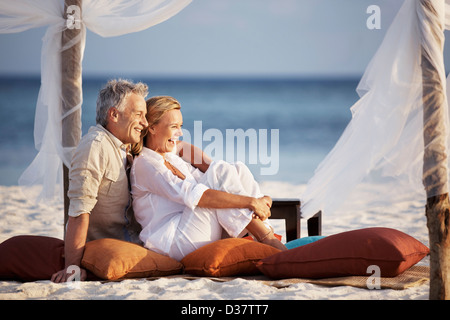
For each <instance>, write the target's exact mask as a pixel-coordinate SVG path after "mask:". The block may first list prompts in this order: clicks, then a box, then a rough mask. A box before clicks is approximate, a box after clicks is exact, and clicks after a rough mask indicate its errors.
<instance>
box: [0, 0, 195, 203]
mask: <svg viewBox="0 0 450 320" xmlns="http://www.w3.org/2000/svg"><path fill="white" fill-rule="evenodd" d="M191 1H192V0H83V1H82V8H81V17H79V16H77V15H76V11H73V10H71V12H70V13H72V15H71V17H73V19H74V20H73V21H72V22H75V23H76V24H75V27H77V28H79V29H80V31H81V32H79V33H78V35H77V37H75V38H74V39H72V41H70V42H68V43H66V44H65V46H64V47H62V41H61V37H62V32H63V31H64V30H66V29H67V28H68V26H69V23H68V22H67V21H66V19H64V18H63V17H64V1H61V0H46V1H39V0H14V1H11V0H0V33H15V32H21V31H25V30H28V29H31V28H36V27H42V26H48V28H47V32H46V34H45V36H44V38H43V40H42V41H43V44H42V55H41V88H40V91H39V96H38V100H37V104H36V116H35V127H34V140H35V147H36V149H37V150H38V154H37V156H36V158H35V159H34V160H33V162H32V163H31V165H30V166H29V167H28V168H27V169H26V170H25V172H24V173H23V174H22V176H21V177H20V179H19V184H20V185H21V186H22V187H24V188H25V189H26V190H27V191H26V193H27V195H28V197H29V198H30V199H31V200H35V201H40V200H42V199H46V200H50V199H54V198H55V196H59V197H60V196H62V191H63V190H62V163H64V164H65V165H66V166H67V167H69V166H70V161H71V158H72V152H73V150H74V147H69V148H67V147H66V148H64V147H63V145H62V121H63V119H64V118H65V117H67V116H68V115H69V114H71V113H73V112H76V111H77V110H79V109H80V108H81V104H82V96H80V97H79V101H80V103H78V104H77V105H75V106H73V107H72V108H71V109H70V110H68V111H64V114H62V103H63V101H62V99H61V97H62V91H61V90H62V85H61V52H62V51H64V50H67V49H68V48H71V47H72V46H76V45H79V46H81V59H82V55H83V52H84V46H85V42H86V29H88V30H90V31H92V32H94V33H96V34H98V35H100V36H103V37H113V36H119V35H123V34H127V33H132V32H138V31H142V30H144V29H147V28H149V27H151V26H153V25H156V24H158V23H161V22H163V21H165V20H167V19H169V18H170V17H172V16H174V15H175V14H177V13H178V12H179V11H180V10H182V9H183V8H184V7H186V6H187V5H188V4H189V3H190V2H191ZM72 9H73V8H72ZM75 9H76V8H75ZM67 13H69V12H67ZM78 18H80V19H78ZM80 81H81V79H80ZM80 95H81V93H80ZM31 186H37V187H39V186H42V188H38V189H36V188H27V187H31ZM32 190H33V193H31V191H32Z"/></svg>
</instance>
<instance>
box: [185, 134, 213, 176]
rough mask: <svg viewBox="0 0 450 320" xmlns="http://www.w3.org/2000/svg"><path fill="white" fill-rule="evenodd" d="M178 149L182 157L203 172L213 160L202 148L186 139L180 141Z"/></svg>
mask: <svg viewBox="0 0 450 320" xmlns="http://www.w3.org/2000/svg"><path fill="white" fill-rule="evenodd" d="M177 150H178V155H179V156H180V158H182V159H183V160H184V161H186V162H188V163H190V164H191V165H192V166H194V167H195V168H197V169H199V170H200V171H201V172H206V170H208V168H209V165H210V164H211V162H212V160H211V158H210V157H209V156H208V155H206V153H204V152H203V151H202V150H201V149H200V148H198V147H196V146H194V145H192V144H190V143H187V142H185V141H178V144H177Z"/></svg>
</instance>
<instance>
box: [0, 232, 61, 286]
mask: <svg viewBox="0 0 450 320" xmlns="http://www.w3.org/2000/svg"><path fill="white" fill-rule="evenodd" d="M62 269H64V241H63V240H61V239H57V238H51V237H44V236H30V235H24V236H16V237H12V238H10V239H8V240H5V241H4V242H2V243H1V244H0V279H2V280H19V281H36V280H50V278H51V276H52V274H54V273H55V272H58V271H60V270H62Z"/></svg>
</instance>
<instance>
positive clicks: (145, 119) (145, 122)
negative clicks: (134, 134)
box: [141, 117, 148, 128]
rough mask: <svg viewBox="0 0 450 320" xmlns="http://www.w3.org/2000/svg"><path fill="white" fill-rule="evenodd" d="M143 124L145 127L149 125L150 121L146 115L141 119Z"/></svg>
mask: <svg viewBox="0 0 450 320" xmlns="http://www.w3.org/2000/svg"><path fill="white" fill-rule="evenodd" d="M141 124H142V125H143V126H144V127H146V128H147V127H148V121H147V118H146V117H143V118H142V119H141Z"/></svg>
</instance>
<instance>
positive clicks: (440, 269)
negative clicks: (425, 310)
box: [421, 0, 450, 300]
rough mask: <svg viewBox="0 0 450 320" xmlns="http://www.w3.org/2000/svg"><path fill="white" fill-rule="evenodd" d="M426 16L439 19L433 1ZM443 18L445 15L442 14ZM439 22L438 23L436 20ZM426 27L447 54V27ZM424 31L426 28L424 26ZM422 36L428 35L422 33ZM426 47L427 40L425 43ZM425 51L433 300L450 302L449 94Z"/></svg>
mask: <svg viewBox="0 0 450 320" xmlns="http://www.w3.org/2000/svg"><path fill="white" fill-rule="evenodd" d="M421 6H422V7H421V8H422V9H423V10H424V11H425V12H426V14H425V16H428V17H437V16H438V13H437V12H436V9H435V7H434V6H433V3H432V1H429V0H421ZM441 14H442V13H441ZM436 20H438V19H436ZM424 25H426V26H427V27H428V30H431V34H432V38H433V39H432V41H434V42H435V43H436V44H438V45H439V47H440V49H441V50H442V51H441V52H443V45H444V43H443V26H436V25H435V24H433V22H432V21H430V19H427V21H425V22H424ZM423 28H424V26H423ZM421 34H422V35H424V34H425V31H424V30H422V32H421ZM422 43H424V39H422ZM428 54H429V52H426V50H425V49H424V48H422V64H421V67H422V82H423V120H424V128H423V137H424V145H425V151H424V159H423V160H424V167H423V183H424V186H425V190H426V192H427V204H426V217H427V227H428V232H429V240H430V299H432V300H437V299H439V300H443V299H450V237H449V212H450V210H449V208H450V205H449V197H448V193H447V192H448V191H446V185H447V183H448V182H447V147H446V139H447V135H446V124H445V119H446V117H445V116H446V115H445V112H446V109H445V108H444V104H445V103H446V100H445V91H444V86H443V84H442V79H441V77H440V75H439V71H438V70H437V69H436V67H435V65H433V63H432V62H431V60H430V57H429V55H428Z"/></svg>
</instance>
